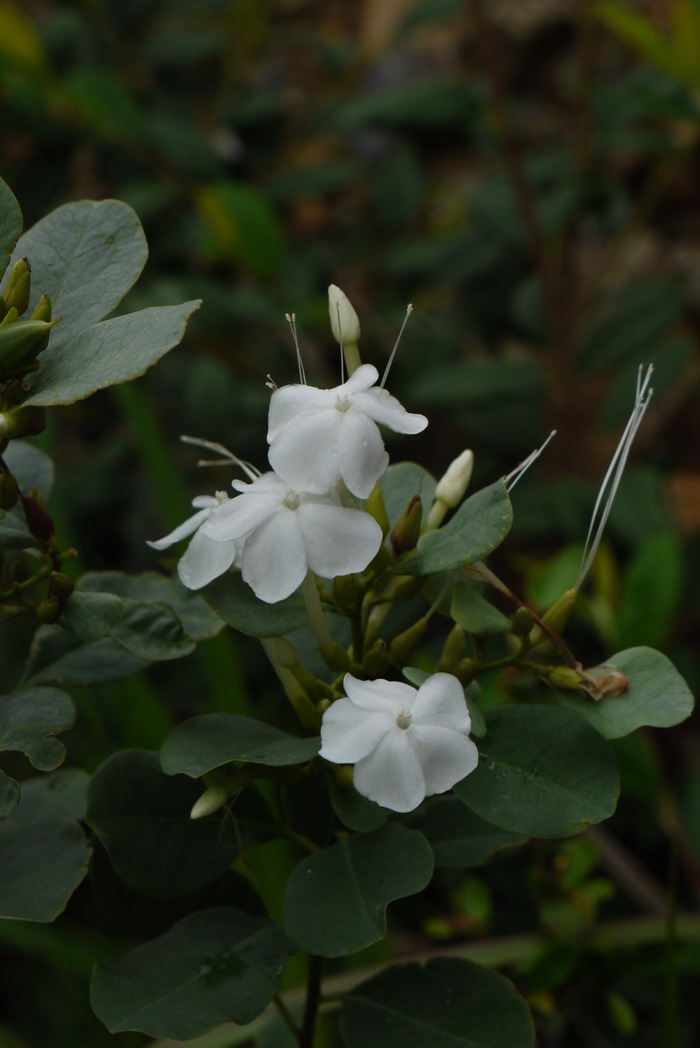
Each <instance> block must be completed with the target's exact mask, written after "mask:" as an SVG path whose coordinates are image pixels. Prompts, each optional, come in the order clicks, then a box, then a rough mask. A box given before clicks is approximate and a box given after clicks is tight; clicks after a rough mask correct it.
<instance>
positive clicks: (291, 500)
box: [282, 489, 301, 509]
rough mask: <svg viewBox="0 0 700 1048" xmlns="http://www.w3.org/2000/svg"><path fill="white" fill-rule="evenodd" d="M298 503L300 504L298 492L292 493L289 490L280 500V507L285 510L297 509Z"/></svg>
mask: <svg viewBox="0 0 700 1048" xmlns="http://www.w3.org/2000/svg"><path fill="white" fill-rule="evenodd" d="M300 502H301V495H300V494H299V492H298V491H292V490H291V489H290V490H289V491H288V492H287V494H286V495H285V496H284V498H283V499H282V505H283V506H286V507H287V509H299V504H300Z"/></svg>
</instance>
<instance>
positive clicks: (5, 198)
mask: <svg viewBox="0 0 700 1048" xmlns="http://www.w3.org/2000/svg"><path fill="white" fill-rule="evenodd" d="M21 232H22V212H21V211H20V208H19V204H18V203H17V198H16V197H15V195H14V193H13V192H12V190H11V189H10V187H9V186H8V184H7V182H3V180H2V179H1V178H0V276H2V274H3V273H4V272H5V270H6V268H7V263H8V262H9V261H10V255H11V254H12V249H13V247H14V246H15V244H16V243H17V238H18V236H19V235H20V233H21ZM20 257H21V256H20Z"/></svg>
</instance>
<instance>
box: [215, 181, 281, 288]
mask: <svg viewBox="0 0 700 1048" xmlns="http://www.w3.org/2000/svg"><path fill="white" fill-rule="evenodd" d="M195 200H196V204H197V209H198V211H199V213H200V216H201V218H202V220H203V222H204V223H205V225H206V228H207V233H208V243H207V246H208V248H209V251H210V252H211V253H212V254H213V255H214V257H215V258H217V259H221V260H228V259H233V260H235V261H237V262H240V263H242V264H243V265H244V266H245V267H246V268H247V269H250V270H252V271H253V272H254V273H258V274H261V275H264V276H270V275H273V274H275V273H278V272H279V270H280V267H281V265H282V262H283V260H284V256H285V250H286V248H285V243H284V235H283V232H282V227H281V225H280V223H279V220H278V219H277V216H276V215H275V213H274V211H273V210H272V208H271V207H270V204H269V202H268V200H267V198H266V196H265V195H264V194H262V193H261V192H260V191H259V190H258V189H255V188H253V187H251V186H245V185H243V184H242V183H240V182H233V181H228V182H219V183H218V184H216V185H208V186H202V187H200V188H199V189H198V190H197V192H196V194H195Z"/></svg>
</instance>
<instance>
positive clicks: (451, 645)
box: [435, 623, 466, 673]
mask: <svg viewBox="0 0 700 1048" xmlns="http://www.w3.org/2000/svg"><path fill="white" fill-rule="evenodd" d="M465 645H466V634H465V632H464V630H463V629H462V627H461V626H460V625H458V624H457V623H455V625H454V626H453V627H452V629H451V630H450V632H449V633H448V634H447V637H446V638H445V644H444V646H443V649H442V655H441V656H440V658H439V660H438V664H437V666H436V667H435V668H436V670H437V672H438V673H451V672H452V670H453V669H454V667H455V666H456V665H457V663H458V662H459V660H460V659H461V658H462V656H463V655H464V648H465Z"/></svg>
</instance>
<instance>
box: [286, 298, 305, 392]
mask: <svg viewBox="0 0 700 1048" xmlns="http://www.w3.org/2000/svg"><path fill="white" fill-rule="evenodd" d="M284 319H285V320H286V321H287V323H288V324H289V327H290V329H291V332H292V338H293V339H294V348H295V349H296V351H297V364H298V365H299V381H300V382H301V384H302V386H305V385H306V372H305V371H304V362H303V360H302V359H301V349H300V348H299V336H298V335H297V315H296V313H285V314H284Z"/></svg>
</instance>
